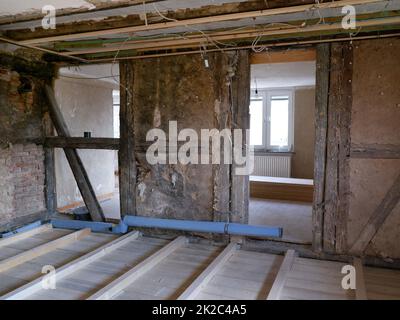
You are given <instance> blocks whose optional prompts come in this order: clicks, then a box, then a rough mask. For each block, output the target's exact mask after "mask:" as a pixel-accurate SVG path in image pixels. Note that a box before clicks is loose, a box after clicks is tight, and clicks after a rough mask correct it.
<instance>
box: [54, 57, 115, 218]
mask: <svg viewBox="0 0 400 320" xmlns="http://www.w3.org/2000/svg"><path fill="white" fill-rule="evenodd" d="M54 91H55V95H56V98H57V100H58V105H59V106H60V111H61V114H62V116H63V118H64V121H65V123H66V125H67V127H68V129H69V132H70V135H71V136H72V137H91V138H119V70H118V65H114V66H112V65H111V64H98V65H84V66H79V67H65V68H61V69H60V71H59V78H58V79H57V80H56V81H55V85H54ZM77 152H78V155H79V156H80V158H81V160H82V163H83V166H84V168H85V170H86V172H87V175H88V178H89V181H90V183H91V185H92V188H93V190H94V192H95V194H96V197H97V200H98V202H99V204H100V206H101V208H102V210H103V212H104V216H105V220H106V221H109V222H115V221H118V220H119V219H120V205H119V203H120V201H119V188H118V151H116V150H94V149H78V150H77ZM55 168H56V170H55V174H56V192H57V211H58V212H61V213H66V214H71V215H74V217H75V218H77V219H87V218H88V210H87V208H86V206H85V204H84V202H83V199H82V196H81V193H80V191H79V188H78V185H77V184H76V181H75V178H74V176H73V173H72V170H71V168H70V166H69V164H68V161H67V159H66V157H65V154H64V151H63V150H62V149H55Z"/></svg>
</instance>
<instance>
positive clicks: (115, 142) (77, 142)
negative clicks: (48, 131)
mask: <svg viewBox="0 0 400 320" xmlns="http://www.w3.org/2000/svg"><path fill="white" fill-rule="evenodd" d="M43 144H44V146H45V147H46V148H72V149H106V150H118V149H119V139H118V138H84V137H46V138H45V140H44V143H43Z"/></svg>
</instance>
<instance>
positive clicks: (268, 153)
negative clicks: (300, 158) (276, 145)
mask: <svg viewBox="0 0 400 320" xmlns="http://www.w3.org/2000/svg"><path fill="white" fill-rule="evenodd" d="M254 154H255V155H256V156H263V155H265V156H279V155H287V156H292V155H294V154H295V153H294V152H293V151H279V150H257V149H256V150H254Z"/></svg>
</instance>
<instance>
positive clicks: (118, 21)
mask: <svg viewBox="0 0 400 320" xmlns="http://www.w3.org/2000/svg"><path fill="white" fill-rule="evenodd" d="M44 2H47V1H44V0H43V1H42V0H39V1H33V0H28V1H24V2H23V3H20V2H16V1H11V0H5V1H2V2H1V4H0V32H1V36H0V41H3V42H8V43H12V44H13V45H18V46H26V47H29V48H35V49H37V50H41V51H45V52H46V53H48V54H53V55H59V56H61V57H63V58H64V59H65V60H70V59H73V60H76V61H80V62H89V61H95V62H104V61H112V60H115V59H116V58H118V59H124V58H141V57H143V56H154V55H158V54H161V53H162V54H180V53H188V52H197V53H202V52H204V51H205V50H214V51H219V50H228V49H232V48H238V47H246V48H253V49H254V48H258V49H260V47H261V49H262V46H264V45H267V46H276V45H281V43H283V44H285V43H286V44H292V43H298V42H299V41H304V40H312V41H314V42H318V41H323V40H326V39H331V38H338V37H339V38H344V39H345V38H348V37H350V36H351V37H356V36H368V35H369V34H374V35H376V34H379V36H382V35H383V34H385V35H386V34H387V36H392V35H397V32H399V31H400V0H363V1H361V0H341V1H327V2H323V1H320V2H319V3H315V1H314V0H292V1H286V2H282V1H279V0H269V1H265V0H248V1H245V0H189V1H183V0H158V1H156V0H153V1H150V0H147V1H146V2H145V4H143V1H138V0H136V1H124V0H121V1H118V0H115V1H113V0H55V1H54V2H53V3H54V5H55V7H56V8H57V9H58V10H57V20H56V21H57V24H56V28H55V29H54V30H52V29H47V30H46V29H43V28H42V16H43V14H41V10H40V8H41V7H40V6H41V4H43V3H44ZM14 3H16V4H14ZM349 4H350V5H353V6H354V8H355V10H356V19H357V28H356V29H353V30H346V29H344V28H343V25H342V19H343V16H344V14H343V13H342V9H343V6H345V5H349ZM9 13H13V16H11V18H12V19H11V18H10V15H9ZM10 19H11V20H10ZM311 43H312V42H311ZM71 61H72V60H71Z"/></svg>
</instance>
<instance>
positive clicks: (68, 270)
mask: <svg viewBox="0 0 400 320" xmlns="http://www.w3.org/2000/svg"><path fill="white" fill-rule="evenodd" d="M139 235H140V233H139V232H138V231H132V232H130V233H128V234H126V235H124V236H122V237H119V238H117V239H115V240H113V241H111V242H109V243H107V244H105V245H103V246H101V247H100V248H98V249H96V250H94V251H91V252H89V253H87V254H85V255H84V256H82V257H79V258H78V259H76V260H73V261H71V262H69V263H67V264H66V265H64V266H62V267H61V268H58V269H56V275H57V281H60V280H61V279H63V278H65V277H67V276H68V275H70V274H72V273H74V272H76V271H78V270H79V269H81V268H83V267H85V266H87V265H88V264H90V263H92V262H94V261H95V260H97V259H99V258H101V257H104V256H105V255H107V254H108V253H110V252H112V251H114V250H116V249H118V248H120V247H121V246H123V245H125V244H126V243H128V242H130V241H132V240H135V239H137V238H138V237H139ZM45 277H46V275H43V276H41V277H39V278H37V279H35V280H33V281H31V282H29V283H27V284H26V285H24V286H22V287H19V288H17V289H15V290H13V291H11V292H9V293H7V294H5V295H3V296H2V297H0V300H21V299H24V298H26V297H28V296H30V295H32V294H34V293H35V292H37V291H39V290H41V289H42V281H43V279H44V278H45Z"/></svg>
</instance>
